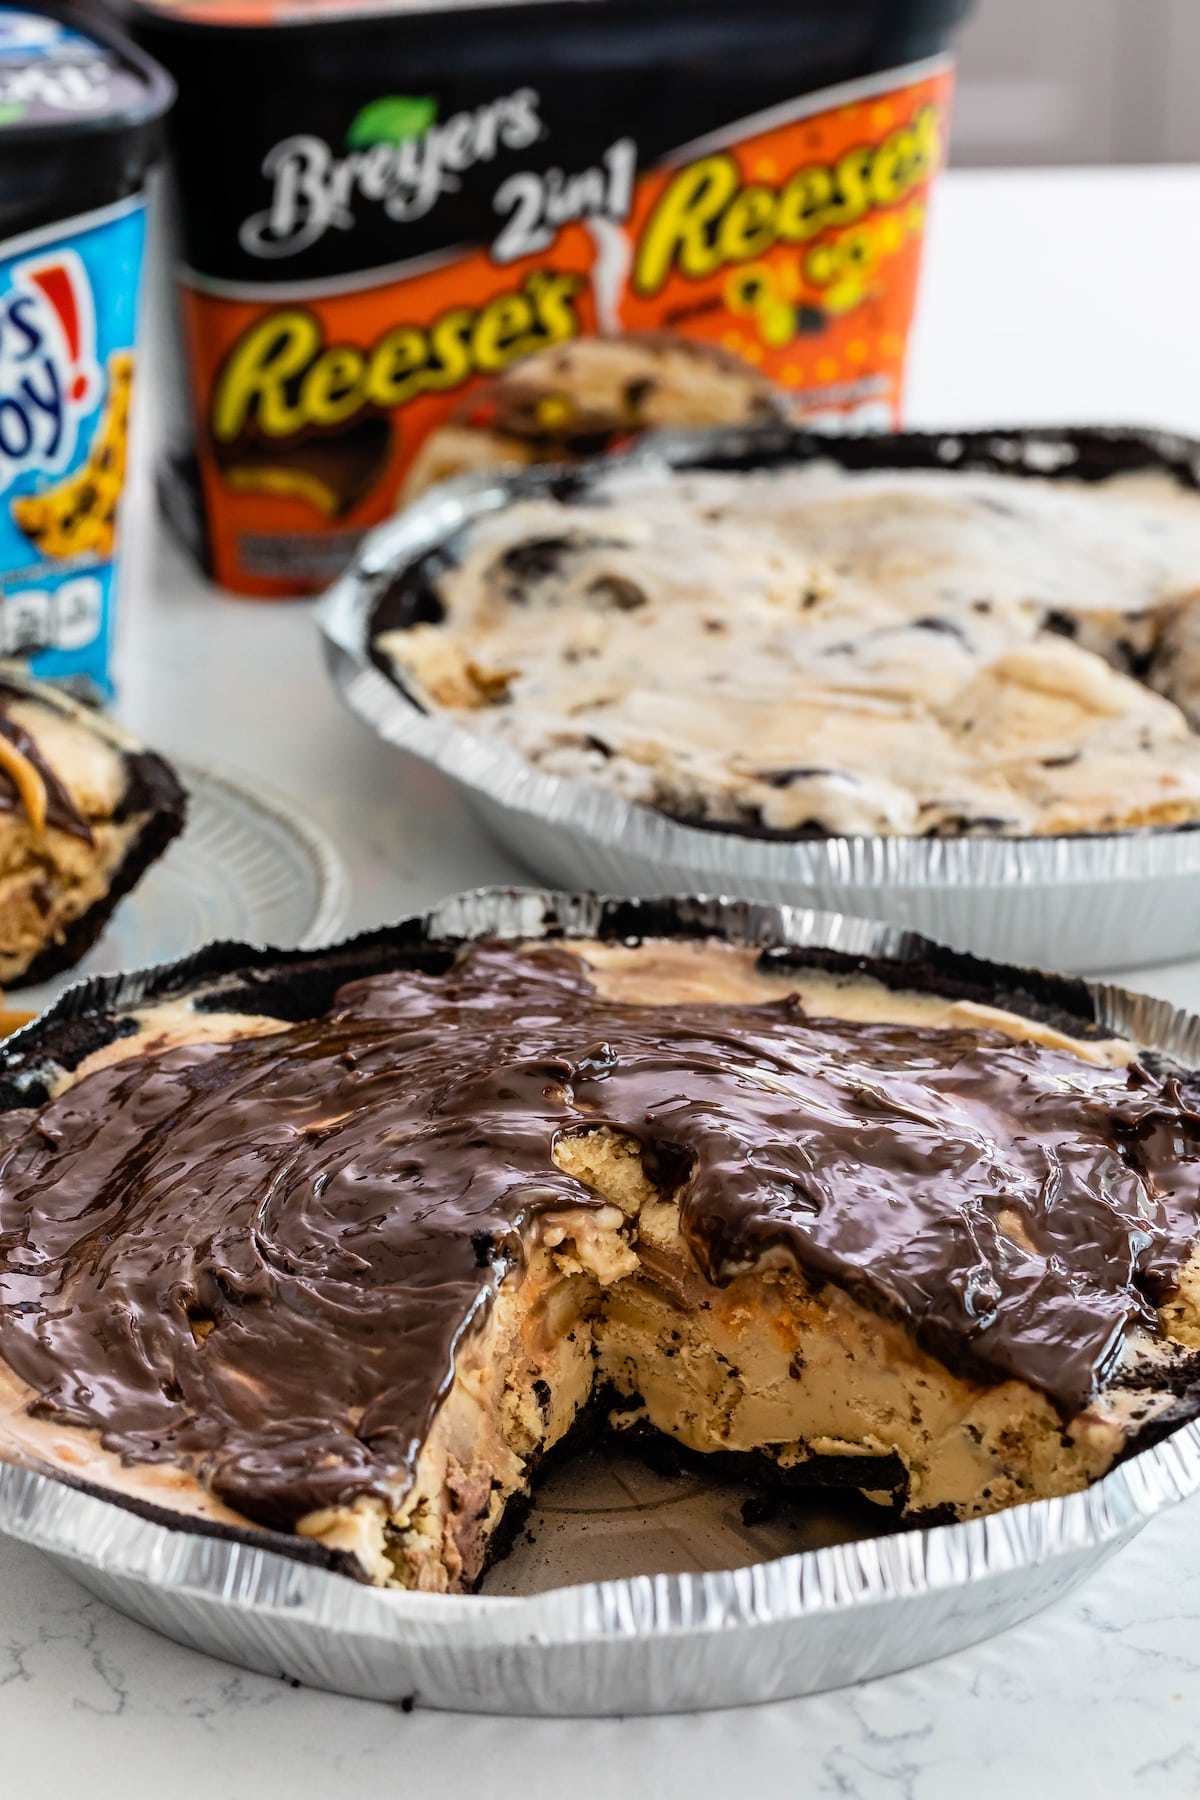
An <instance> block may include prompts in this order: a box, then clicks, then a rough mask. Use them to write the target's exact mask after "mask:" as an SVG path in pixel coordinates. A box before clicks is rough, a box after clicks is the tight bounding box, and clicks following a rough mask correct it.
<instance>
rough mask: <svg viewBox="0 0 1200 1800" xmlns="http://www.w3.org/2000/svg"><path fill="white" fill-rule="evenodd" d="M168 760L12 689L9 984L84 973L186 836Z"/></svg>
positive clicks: (7, 705) (87, 716) (6, 904)
mask: <svg viewBox="0 0 1200 1800" xmlns="http://www.w3.org/2000/svg"><path fill="white" fill-rule="evenodd" d="M186 804H187V801H186V795H185V793H184V790H183V788H182V786H181V785H180V783H179V781H178V779H177V778H176V776H175V774H174V771H173V770H172V769H171V768H170V766H169V765H168V764H167V763H166V762H165V761H164V760H163V759H162V757H160V756H156V755H154V754H153V753H152V752H150V751H147V750H144V749H143V748H142V746H141V745H140V744H139V743H138V742H137V740H136V739H134V738H133V737H131V736H130V735H129V734H128V733H127V732H125V731H123V730H121V729H120V728H119V727H117V726H116V725H114V724H113V723H112V722H111V721H110V720H108V719H104V718H102V717H100V716H99V715H98V714H95V713H93V712H91V711H89V710H88V709H87V708H86V707H83V706H80V705H79V704H77V703H76V702H74V701H71V700H69V699H67V698H66V697H65V696H64V695H62V694H60V693H58V692H57V691H56V690H53V689H50V688H46V687H43V686H40V685H38V684H36V683H30V682H24V681H18V680H16V679H15V678H10V677H4V678H2V679H0V984H2V985H3V986H4V987H21V986H25V985H30V984H33V983H35V982H39V981H44V980H47V979H48V978H49V977H51V976H53V975H57V974H59V973H61V972H62V971H63V970H65V969H69V968H72V967H73V966H74V965H75V964H76V963H77V962H78V961H79V960H80V958H81V957H82V956H83V955H85V953H86V952H87V951H88V950H89V949H90V948H91V946H92V944H94V943H95V941H96V939H97V938H98V937H99V935H100V933H101V932H102V930H103V929H104V926H105V924H106V923H107V921H108V919H109V917H110V916H111V914H112V912H113V909H114V907H115V906H116V905H117V903H118V901H119V900H121V899H122V897H123V896H124V895H125V894H127V893H128V892H129V891H130V889H131V888H133V887H134V886H136V884H137V882H138V881H139V880H140V879H141V877H142V875H143V874H144V873H145V871H146V869H147V868H149V866H150V864H151V863H152V862H154V861H155V860H156V859H157V858H158V857H159V856H161V854H162V852H163V851H164V850H165V849H166V847H167V845H168V844H169V843H170V842H171V840H172V838H174V837H175V836H177V834H178V833H179V832H180V831H181V830H182V828H183V823H184V817H185V812H186Z"/></svg>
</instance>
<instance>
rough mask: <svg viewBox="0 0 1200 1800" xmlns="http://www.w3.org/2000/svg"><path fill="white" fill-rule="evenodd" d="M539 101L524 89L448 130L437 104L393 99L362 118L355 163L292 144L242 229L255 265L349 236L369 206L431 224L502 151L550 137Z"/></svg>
mask: <svg viewBox="0 0 1200 1800" xmlns="http://www.w3.org/2000/svg"><path fill="white" fill-rule="evenodd" d="M541 133H542V124H541V120H540V118H539V117H538V95H537V94H536V92H535V91H534V89H533V88H517V89H516V91H515V92H514V93H511V94H506V95H504V96H503V97H502V98H501V99H499V100H492V101H489V102H488V104H487V105H486V106H479V107H476V108H475V109H474V110H473V111H471V112H459V113H454V114H453V115H452V116H451V117H450V118H448V119H446V120H444V121H442V122H441V123H438V121H437V103H436V101H434V100H432V99H429V98H427V97H420V96H414V95H408V94H392V95H385V96H384V97H382V98H381V99H378V100H373V101H371V103H370V105H369V106H364V107H363V108H362V110H361V111H360V112H359V113H358V114H357V115H356V117H355V119H354V121H353V123H352V124H351V126H350V129H349V131H348V132H347V133H346V146H347V154H346V155H335V153H334V151H333V150H332V148H331V147H330V146H329V145H328V144H327V143H326V142H325V140H324V139H323V138H319V137H313V136H310V135H308V134H299V135H296V136H293V137H287V138H284V139H283V140H282V141H281V142H280V143H278V144H276V145H274V146H273V148H272V149H270V150H269V151H268V152H267V154H266V156H265V157H264V158H263V165H262V172H263V174H264V176H265V177H266V179H267V180H268V181H269V182H270V183H271V200H270V204H269V205H268V206H265V207H264V208H263V209H262V211H261V212H256V213H252V214H251V215H250V217H249V218H248V219H245V220H244V221H243V223H242V226H241V229H240V230H239V232H238V242H239V243H240V244H241V247H242V249H243V250H244V251H245V252H246V253H247V255H249V256H259V257H283V256H297V255H299V253H300V252H301V251H302V250H307V249H309V248H310V247H311V245H313V244H315V243H317V242H318V241H319V240H320V239H321V238H323V237H324V236H325V234H326V232H328V231H331V230H336V231H349V230H351V229H352V228H353V226H354V222H355V208H356V206H357V205H359V204H361V203H362V202H364V201H366V202H368V203H370V204H371V205H376V206H380V207H382V208H383V211H384V212H385V213H386V214H387V216H388V218H389V219H394V220H395V221H396V222H397V224H404V223H407V222H408V221H410V220H413V219H423V218H424V217H425V215H426V214H427V213H429V212H431V211H432V210H433V208H434V207H435V206H436V205H437V202H438V200H439V199H440V198H441V196H442V195H443V194H450V193H454V192H456V191H457V190H458V189H459V188H460V187H461V185H462V183H461V180H460V177H461V176H462V175H463V174H465V172H466V171H467V170H468V169H471V168H474V167H475V165H476V164H478V163H487V162H492V161H494V160H495V158H496V156H497V155H498V154H499V152H500V151H501V150H527V149H528V148H529V146H530V145H531V144H534V143H536V142H537V139H538V138H539V137H540V136H541Z"/></svg>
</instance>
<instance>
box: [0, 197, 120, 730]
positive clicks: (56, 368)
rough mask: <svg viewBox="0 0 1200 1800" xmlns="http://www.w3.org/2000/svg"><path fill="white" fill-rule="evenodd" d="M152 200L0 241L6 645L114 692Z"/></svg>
mask: <svg viewBox="0 0 1200 1800" xmlns="http://www.w3.org/2000/svg"><path fill="white" fill-rule="evenodd" d="M144 238H145V208H144V204H143V202H142V200H141V198H140V197H137V196H134V197H130V198H128V199H126V200H123V201H121V202H119V203H118V204H117V205H115V206H112V207H108V208H106V209H104V210H102V211H99V212H95V213H91V214H88V215H86V216H84V217H82V218H77V219H71V220H68V221H66V222H65V223H63V224H59V225H54V226H50V227H47V228H46V229H45V230H43V231H40V232H31V233H29V234H28V235H27V236H25V237H23V238H19V239H17V240H15V241H10V242H9V243H7V244H4V245H2V246H0V655H3V656H5V657H21V658H27V659H28V660H29V662H30V665H31V667H32V669H33V672H34V673H35V674H37V675H44V676H47V677H51V678H64V677H70V678H74V680H75V682H76V685H80V686H83V687H86V688H91V689H92V690H94V691H96V692H98V693H101V694H107V693H108V692H109V691H110V683H109V673H108V659H109V648H110V640H111V636H112V623H113V602H114V579H115V568H116V553H117V520H118V511H119V506H120V500H121V490H122V487H123V485H124V480H125V464H126V445H127V440H128V432H129V409H130V399H131V394H132V385H133V369H134V348H133V347H134V332H135V324H136V318H135V313H136V296H137V281H138V272H139V269H140V266H141V260H142V249H143V242H144Z"/></svg>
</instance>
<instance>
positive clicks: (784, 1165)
mask: <svg viewBox="0 0 1200 1800" xmlns="http://www.w3.org/2000/svg"><path fill="white" fill-rule="evenodd" d="M601 1126H610V1127H612V1128H613V1129H615V1130H617V1131H619V1132H621V1133H623V1134H626V1135H628V1136H629V1137H631V1138H633V1139H635V1140H636V1141H637V1142H638V1143H640V1145H641V1146H642V1151H643V1161H644V1166H645V1168H646V1170H647V1174H648V1175H649V1176H650V1178H651V1179H653V1180H655V1181H657V1182H659V1183H661V1184H663V1185H665V1186H668V1187H672V1186H673V1187H675V1188H676V1189H677V1191H678V1195H679V1202H680V1216H681V1225H682V1231H683V1236H684V1239H685V1241H686V1243H687V1245H688V1246H689V1248H690V1251H691V1253H692V1255H693V1256H694V1257H695V1259H696V1262H697V1264H698V1265H699V1267H700V1269H701V1270H702V1271H703V1273H704V1274H705V1275H706V1276H707V1277H708V1278H709V1279H710V1280H712V1281H714V1282H717V1283H724V1282H727V1281H728V1280H730V1279H731V1278H732V1277H733V1276H734V1275H735V1274H736V1273H737V1272H738V1271H740V1270H742V1269H745V1268H747V1267H750V1266H753V1265H754V1263H755V1261H756V1260H757V1259H758V1258H759V1257H760V1256H761V1255H762V1254H763V1253H764V1252H765V1251H767V1250H769V1249H771V1248H773V1247H776V1246H779V1245H783V1246H785V1247H786V1248H787V1249H788V1250H789V1251H790V1252H791V1254H792V1255H793V1256H794V1258H795V1260H796V1262H797V1263H798V1264H799V1265H800V1267H801V1268H802V1269H803V1270H805V1271H807V1272H808V1273H809V1274H810V1275H811V1276H812V1277H814V1278H817V1279H821V1278H825V1279H829V1280H831V1281H834V1282H836V1283H839V1284H841V1285H842V1286H844V1287H845V1288H847V1289H849V1290H850V1291H852V1292H853V1293H854V1294H855V1295H857V1296H858V1297H859V1298H861V1299H862V1300H863V1301H864V1302H865V1303H866V1304H867V1305H869V1306H871V1307H873V1308H875V1309H876V1310H878V1311H881V1312H883V1313H885V1314H888V1315H890V1316H893V1317H896V1318H899V1319H901V1320H903V1321H905V1322H906V1323H907V1325H908V1326H909V1328H910V1329H911V1331H912V1332H913V1334H914V1335H915V1337H916V1338H917V1340H918V1341H919V1342H920V1343H921V1344H922V1345H923V1346H924V1347H925V1348H926V1349H927V1350H929V1351H930V1352H931V1353H932V1354H934V1355H935V1356H937V1357H939V1358H940V1359H941V1360H942V1361H943V1362H945V1363H946V1364H947V1365H948V1366H950V1367H951V1368H953V1369H956V1370H959V1371H961V1372H963V1373H965V1374H967V1375H969V1376H971V1377H974V1378H977V1379H983V1380H988V1381H995V1380H1002V1379H1005V1378H1007V1377H1009V1376H1016V1377H1019V1378H1020V1379H1022V1380H1024V1381H1027V1382H1030V1383H1032V1384H1033V1385H1034V1386H1036V1387H1038V1388H1040V1389H1042V1390H1044V1392H1045V1393H1047V1394H1048V1395H1049V1396H1050V1397H1051V1398H1052V1399H1053V1400H1054V1401H1055V1403H1056V1404H1057V1405H1058V1406H1059V1408H1060V1409H1061V1411H1062V1413H1063V1415H1064V1416H1070V1415H1071V1414H1073V1413H1074V1412H1076V1411H1077V1410H1078V1409H1079V1407H1080V1406H1082V1405H1084V1404H1085V1403H1086V1401H1087V1400H1088V1398H1089V1396H1091V1395H1092V1394H1094V1393H1095V1391H1096V1390H1097V1388H1098V1386H1099V1385H1100V1384H1102V1383H1103V1381H1104V1380H1105V1379H1106V1377H1107V1376H1108V1375H1109V1373H1110V1372H1111V1371H1112V1369H1113V1366H1114V1364H1115V1362H1116V1361H1117V1359H1118V1357H1119V1356H1120V1353H1121V1350H1122V1346H1123V1344H1124V1341H1125V1339H1126V1336H1127V1334H1128V1333H1129V1331H1130V1330H1131V1329H1132V1328H1133V1327H1135V1326H1144V1327H1146V1328H1148V1329H1150V1330H1154V1329H1155V1328H1156V1324H1155V1314H1154V1308H1155V1305H1156V1303H1158V1302H1160V1301H1161V1300H1162V1298H1164V1297H1165V1295H1166V1294H1167V1293H1168V1292H1169V1291H1170V1289H1171V1286H1172V1284H1173V1282H1174V1280H1175V1277H1176V1275H1177V1272H1178V1269H1179V1266H1180V1264H1181V1262H1182V1260H1183V1259H1184V1257H1185V1256H1186V1254H1187V1252H1188V1249H1189V1248H1190V1245H1191V1243H1192V1240H1193V1237H1194V1236H1195V1234H1196V1230H1197V1211H1198V1209H1200V1162H1198V1160H1197V1156H1198V1152H1200V1117H1198V1116H1197V1114H1196V1112H1195V1111H1194V1110H1193V1108H1192V1105H1191V1103H1190V1101H1189V1100H1188V1099H1187V1097H1186V1096H1185V1094H1184V1092H1183V1090H1182V1089H1181V1087H1180V1084H1179V1082H1178V1081H1177V1080H1175V1079H1167V1080H1159V1079H1158V1078H1157V1077H1154V1076H1152V1075H1149V1074H1148V1073H1147V1072H1146V1071H1145V1070H1144V1069H1141V1068H1140V1067H1139V1068H1136V1069H1135V1070H1134V1071H1133V1072H1132V1073H1127V1072H1126V1071H1125V1070H1123V1069H1122V1070H1115V1071H1114V1070H1109V1069H1101V1068H1097V1067H1094V1066H1092V1065H1090V1064H1087V1063H1085V1062H1083V1061H1081V1060H1080V1059H1078V1058H1076V1057H1074V1056H1072V1055H1070V1054H1069V1053H1067V1052H1060V1051H1055V1050H1048V1049H1045V1048H1041V1047H1038V1046H1035V1045H1032V1044H1024V1043H1013V1042H1010V1041H1009V1040H1008V1039H1006V1038H1003V1037H1001V1036H999V1035H997V1034H993V1033H985V1032H976V1031H966V1030H937V1029H924V1028H922V1029H918V1028H915V1027H910V1026H902V1025H892V1024H874V1025H862V1024H848V1023H845V1022H842V1021H838V1020H830V1019H816V1018H807V1017H806V1016H805V1015H804V1013H803V1011H802V1009H801V1007H800V1004H799V1002H798V1001H797V1000H796V999H795V998H794V997H792V998H784V999H781V1000H780V1001H778V1002H772V1003H769V1004H760V1005H750V1004H746V1005H718V1004H678V1005H669V1006H654V1007H641V1006H634V1005H629V1004H625V1003H617V1002H614V1001H609V1000H605V999H602V998H601V997H599V996H598V995H597V994H596V993H595V991H594V990H593V988H592V986H591V984H590V982H589V980H588V978H587V973H586V970H585V968H584V966H583V964H582V963H581V962H580V961H579V959H578V958H577V957H575V956H573V955H571V954H569V953H568V952H565V951H563V950H558V949H549V948H541V949H528V948H527V949H525V950H521V949H518V948H513V947H507V946H503V945H488V946H480V947H475V948H472V949H469V950H467V951H465V952H464V953H463V954H462V956H461V957H460V959H459V961H458V963H457V964H456V966H455V967H454V968H453V969H452V970H451V971H450V973H449V974H447V975H445V976H435V975H425V974H419V973H412V972H394V973H390V974H386V975H375V976H371V977H369V978H366V979H362V980H358V981H355V982H351V983H350V984H348V985H347V986H345V987H343V988H342V989H341V990H340V991H339V993H338V994H337V996H336V998H335V1001H334V1004H333V1006H332V1008H331V1009H330V1011H329V1012H328V1013H327V1014H326V1015H324V1016H323V1017H321V1018H319V1019H316V1020H310V1021H307V1022H304V1023H300V1024H295V1025H290V1026H288V1027H287V1028H286V1029H283V1030H280V1031H278V1032H277V1033H274V1034H272V1035H269V1036H262V1037H256V1038H241V1039H237V1040H235V1041H233V1042H230V1043H224V1044H192V1045H188V1046H186V1047H180V1048H175V1049H169V1050H165V1051H162V1052H159V1053H156V1054H146V1055H139V1056H135V1057H133V1058H131V1059H129V1060H127V1061H125V1062H119V1063H116V1064H114V1065H112V1066H110V1067H108V1068H104V1069H99V1070H96V1071H94V1072H92V1073H91V1074H89V1075H87V1076H85V1077H84V1078H83V1079H82V1080H80V1081H79V1082H78V1083H77V1084H76V1085H75V1086H73V1087H71V1088H69V1089H68V1090H67V1091H65V1092H64V1093H63V1094H62V1095H61V1096H60V1097H59V1098H57V1099H54V1100H52V1101H50V1102H48V1103H47V1104H46V1105H45V1106H43V1107H42V1108H41V1109H39V1110H37V1111H34V1110H31V1109H23V1110H17V1111H14V1112H10V1113H8V1114H6V1115H4V1116H2V1117H0V1353H2V1354H3V1356H4V1358H5V1359H6V1360H7V1362H8V1363H9V1364H10V1365H11V1366H12V1368H13V1369H14V1370H15V1371H16V1372H17V1374H18V1375H19V1376H21V1377H22V1378H23V1379H24V1380H25V1381H26V1382H28V1383H29V1384H30V1385H31V1386H32V1387H33V1388H35V1389H36V1390H37V1392H38V1393H39V1395H40V1396H41V1398H40V1400H39V1401H37V1402H35V1407H34V1410H36V1411H37V1412H38V1413H40V1414H42V1415H45V1416H48V1417H53V1418H55V1419H58V1420H61V1421H64V1422H69V1423H74V1424H79V1425H84V1426H93V1427H98V1428H99V1430H100V1432H101V1435H102V1440H103V1442H104V1444H105V1445H106V1446H108V1447H109V1448H110V1449H113V1450H116V1451H118V1452H120V1453H122V1454H124V1455H125V1456H126V1457H128V1458H130V1459H132V1460H135V1461H154V1460H161V1459H166V1458H181V1459H184V1460H186V1461H188V1462H189V1463H190V1465H191V1466H193V1467H195V1468H196V1469H197V1472H198V1473H199V1475H200V1476H201V1478H202V1479H203V1480H204V1481H205V1482H206V1484H207V1485H208V1486H210V1487H211V1489H212V1490H213V1491H214V1492H215V1493H216V1494H217V1495H218V1496H219V1497H220V1498H221V1499H223V1500H225V1501H226V1502H227V1503H229V1504H230V1505H231V1506H233V1507H235V1508H237V1509H238V1510H239V1511H241V1512H242V1513H244V1514H246V1515H247V1516H248V1517H249V1518H251V1519H255V1520H258V1521H260V1522H261V1523H263V1524H266V1525H272V1526H283V1527H284V1528H287V1527H290V1526H292V1525H294V1524H295V1522H296V1521H297V1520H298V1519H299V1518H301V1517H302V1516H303V1515H304V1514H305V1513H307V1512H310V1511H312V1510H313V1509H314V1508H317V1507H322V1506H328V1505H334V1504H341V1503H346V1502H349V1501H351V1500H353V1499H354V1498H355V1497H356V1496H358V1495H360V1494H363V1493H368V1492H382V1491H385V1489H386V1488H387V1487H388V1486H391V1487H393V1488H394V1486H395V1483H396V1477H397V1474H398V1473H399V1474H400V1475H402V1474H403V1472H404V1471H405V1470H406V1469H411V1467H412V1465H413V1462H414V1459H415V1456H416V1453H417V1450H418V1448H419V1446H420V1443H421V1441H422V1439H423V1437H424V1435H425V1433H426V1431H427V1430H428V1427H429V1424H430V1421H431V1419H432V1417H433V1415H434V1413H435V1411H436V1408H437V1405H438V1402H439V1400H440V1398H441V1397H442V1395H443V1394H444V1393H445V1391H446V1389H447V1386H448V1384H449V1382H450V1380H451V1378H452V1368H453V1359H454V1352H455V1346H456V1343H457V1342H458V1340H459V1338H460V1337H461V1335H462V1334H463V1332H464V1331H465V1330H467V1329H468V1328H469V1327H470V1325H471V1323H472V1321H474V1320H475V1319H477V1318H479V1317H480V1316H481V1314H482V1313H483V1312H484V1311H486V1308H487V1307H488V1305H489V1303H490V1300H491V1297H492V1296H493V1295H494V1293H495V1291H496V1288H497V1285H498V1283H499V1281H500V1280H501V1279H502V1278H503V1275H504V1273H505V1272H506V1271H507V1270H509V1269H511V1268H513V1267H515V1266H519V1264H520V1259H521V1255H522V1250H521V1234H522V1230H523V1228H525V1227H526V1226H527V1225H528V1224H529V1222H530V1221H531V1220H532V1219H533V1217H534V1216H535V1215H537V1214H539V1213H543V1212H546V1211H548V1210H553V1209H555V1208H560V1207H563V1206H585V1207H587V1206H596V1205H598V1204H600V1201H599V1200H598V1199H597V1196H596V1195H595V1194H594V1193H593V1192H592V1191H591V1190H590V1189H588V1188H586V1187H584V1186H583V1185H581V1184H580V1183H579V1182H578V1181H577V1180H575V1179H574V1178H573V1177H571V1176H569V1175H567V1174H565V1173H564V1172H563V1171H562V1170H560V1169H559V1168H557V1167H556V1165H555V1163H554V1161H553V1149H554V1145H555V1142H556V1140H557V1139H558V1138H559V1137H560V1136H561V1135H563V1134H570V1133H576V1132H580V1131H589V1130H593V1129H595V1128H597V1127H601Z"/></svg>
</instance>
